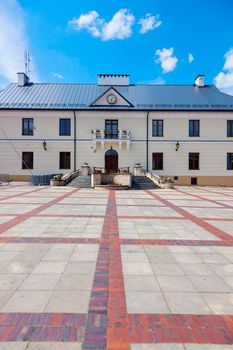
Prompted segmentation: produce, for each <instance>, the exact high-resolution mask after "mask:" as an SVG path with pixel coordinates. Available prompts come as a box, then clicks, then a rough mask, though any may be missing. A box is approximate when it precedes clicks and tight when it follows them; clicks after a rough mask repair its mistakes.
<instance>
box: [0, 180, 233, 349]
mask: <svg viewBox="0 0 233 350" xmlns="http://www.w3.org/2000/svg"><path fill="white" fill-rule="evenodd" d="M232 344H233V188H218V187H198V186H196V187H177V188H176V189H175V190H150V191H133V190H132V191H131V190H129V191H116V192H114V191H103V190H89V189H73V188H70V187H53V188H49V187H31V186H26V185H14V184H13V185H12V184H11V185H10V186H2V187H0V350H10V349H11V350H26V349H28V350H41V349H45V350H55V349H56V350H68V349H69V350H73V349H75V350H78V349H83V350H84V349H85V350H101V349H102V350H103V349H108V350H130V349H131V350H185V349H186V350H229V349H233V345H232Z"/></svg>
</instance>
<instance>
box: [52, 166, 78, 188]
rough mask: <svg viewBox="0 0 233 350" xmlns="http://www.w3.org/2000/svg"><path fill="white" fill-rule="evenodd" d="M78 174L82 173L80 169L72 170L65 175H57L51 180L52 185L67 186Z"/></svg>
mask: <svg viewBox="0 0 233 350" xmlns="http://www.w3.org/2000/svg"><path fill="white" fill-rule="evenodd" d="M78 175H80V170H76V171H71V172H70V173H68V174H65V175H56V176H54V177H53V178H52V180H50V186H65V185H67V184H68V183H69V182H70V181H71V180H73V179H74V178H75V177H77V176H78Z"/></svg>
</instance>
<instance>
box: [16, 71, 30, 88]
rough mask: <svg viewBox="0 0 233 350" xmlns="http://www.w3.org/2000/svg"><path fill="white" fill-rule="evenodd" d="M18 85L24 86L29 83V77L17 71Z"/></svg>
mask: <svg viewBox="0 0 233 350" xmlns="http://www.w3.org/2000/svg"><path fill="white" fill-rule="evenodd" d="M17 75H18V86H25V85H28V84H29V77H28V76H27V75H26V74H25V73H17Z"/></svg>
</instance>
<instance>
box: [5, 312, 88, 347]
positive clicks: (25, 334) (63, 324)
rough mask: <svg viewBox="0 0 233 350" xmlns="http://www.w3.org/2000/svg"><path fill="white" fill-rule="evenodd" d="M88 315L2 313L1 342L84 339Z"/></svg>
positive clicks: (72, 340)
mask: <svg viewBox="0 0 233 350" xmlns="http://www.w3.org/2000/svg"><path fill="white" fill-rule="evenodd" d="M85 320H86V315H84V314H68V313H63V314H54V313H42V314H38V313H0V342H13V341H14V342H21V341H32V342H46V341H47V342H75V341H78V342H79V341H80V342H81V341H82V337H83V332H84V326H85Z"/></svg>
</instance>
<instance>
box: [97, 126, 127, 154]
mask: <svg viewBox="0 0 233 350" xmlns="http://www.w3.org/2000/svg"><path fill="white" fill-rule="evenodd" d="M92 141H93V147H94V148H95V149H96V148H97V146H98V145H100V146H101V148H102V149H104V146H105V144H108V143H111V144H113V143H115V144H116V145H118V146H119V149H122V148H123V145H125V147H126V149H127V150H128V149H129V148H130V143H131V132H130V131H129V130H118V131H115V130H112V131H110V132H109V131H108V132H106V130H98V129H95V130H92Z"/></svg>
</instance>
